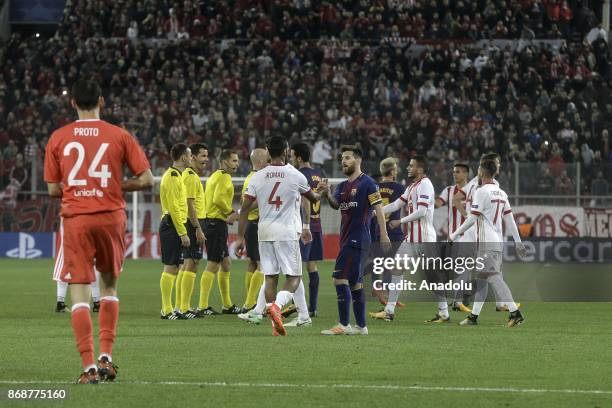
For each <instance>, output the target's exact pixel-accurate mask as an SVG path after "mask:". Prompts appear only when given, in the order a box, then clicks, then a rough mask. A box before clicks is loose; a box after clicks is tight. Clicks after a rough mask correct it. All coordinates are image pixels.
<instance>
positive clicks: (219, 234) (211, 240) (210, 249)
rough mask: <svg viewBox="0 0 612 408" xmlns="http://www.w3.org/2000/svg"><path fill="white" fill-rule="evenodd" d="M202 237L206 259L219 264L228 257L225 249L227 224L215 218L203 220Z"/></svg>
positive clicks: (227, 251)
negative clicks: (204, 237)
mask: <svg viewBox="0 0 612 408" xmlns="http://www.w3.org/2000/svg"><path fill="white" fill-rule="evenodd" d="M204 235H205V236H206V254H207V259H208V260H209V261H212V262H217V263H219V262H221V261H223V258H226V257H228V256H229V250H228V248H227V223H226V222H225V221H223V220H219V219H217V218H206V219H205V220H204Z"/></svg>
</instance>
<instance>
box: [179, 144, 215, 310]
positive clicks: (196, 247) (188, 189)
mask: <svg viewBox="0 0 612 408" xmlns="http://www.w3.org/2000/svg"><path fill="white" fill-rule="evenodd" d="M189 149H190V150H191V156H192V161H191V163H190V165H189V167H187V168H186V169H185V171H183V174H182V179H183V184H184V185H185V194H186V195H185V197H186V198H187V214H188V215H187V222H186V223H185V228H186V229H187V236H188V237H189V241H190V243H191V245H190V246H189V248H185V249H184V250H183V259H184V260H185V262H184V263H183V267H182V268H181V270H180V271H179V273H178V277H177V278H176V307H175V309H177V308H178V309H179V311H180V312H181V314H182V315H183V316H185V317H186V318H187V319H193V318H195V317H198V314H197V312H195V311H193V310H192V309H191V295H192V292H193V286H194V284H195V279H196V273H197V272H198V264H199V263H200V259H202V252H203V248H204V217H205V215H206V214H205V213H204V186H203V185H202V180H200V176H201V175H202V173H204V169H205V168H206V165H207V164H208V147H207V146H206V145H205V144H202V143H194V144H192V145H190V146H189Z"/></svg>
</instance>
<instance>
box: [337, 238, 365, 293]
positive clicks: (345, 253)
mask: <svg viewBox="0 0 612 408" xmlns="http://www.w3.org/2000/svg"><path fill="white" fill-rule="evenodd" d="M367 253H368V251H367V250H365V249H362V248H355V247H352V246H343V247H342V248H340V252H339V253H338V258H336V266H335V267H334V273H333V274H332V277H333V278H335V279H347V280H348V281H349V285H351V286H353V285H355V284H357V283H362V282H363V269H364V268H363V266H364V262H365V259H366V256H367Z"/></svg>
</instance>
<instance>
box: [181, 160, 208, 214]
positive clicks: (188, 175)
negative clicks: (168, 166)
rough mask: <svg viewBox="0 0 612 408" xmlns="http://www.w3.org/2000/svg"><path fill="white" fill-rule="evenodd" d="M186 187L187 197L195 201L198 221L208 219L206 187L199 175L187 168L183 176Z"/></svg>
mask: <svg viewBox="0 0 612 408" xmlns="http://www.w3.org/2000/svg"><path fill="white" fill-rule="evenodd" d="M181 177H182V179H183V184H184V185H185V197H186V198H187V199H190V198H192V199H193V200H194V202H193V203H194V206H195V210H196V216H197V217H198V219H202V218H205V217H206V214H205V212H204V186H203V185H202V180H200V176H198V173H197V172H196V171H195V170H194V169H192V168H191V167H187V168H186V169H185V171H184V172H183V174H182V175H181Z"/></svg>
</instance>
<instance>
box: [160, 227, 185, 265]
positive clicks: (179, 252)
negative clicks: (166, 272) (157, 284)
mask: <svg viewBox="0 0 612 408" xmlns="http://www.w3.org/2000/svg"><path fill="white" fill-rule="evenodd" d="M159 241H160V242H161V261H162V263H163V264H164V265H168V266H179V265H180V264H182V263H183V247H182V246H181V238H180V237H179V235H178V233H177V232H176V228H174V224H173V223H172V219H171V218H170V216H169V215H166V216H164V218H162V220H161V222H160V223H159Z"/></svg>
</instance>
